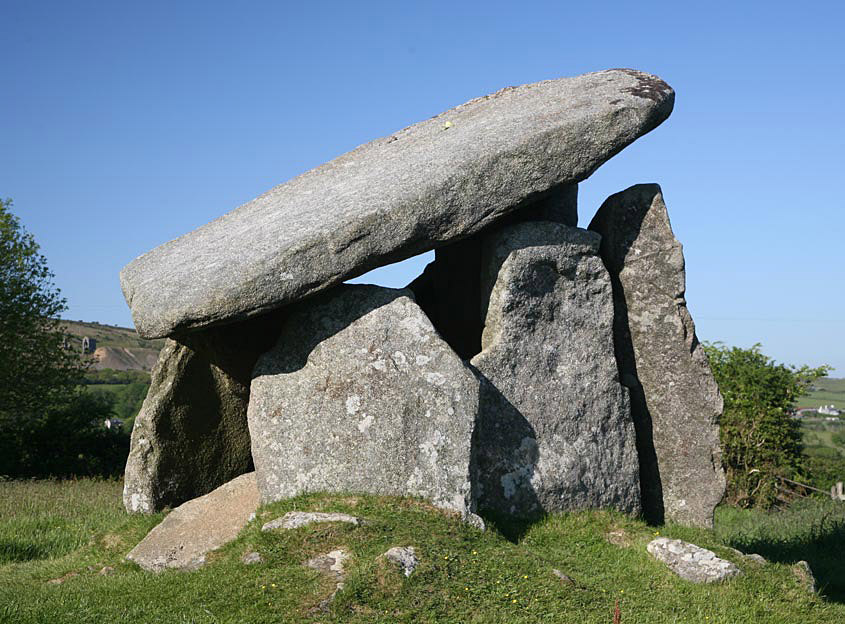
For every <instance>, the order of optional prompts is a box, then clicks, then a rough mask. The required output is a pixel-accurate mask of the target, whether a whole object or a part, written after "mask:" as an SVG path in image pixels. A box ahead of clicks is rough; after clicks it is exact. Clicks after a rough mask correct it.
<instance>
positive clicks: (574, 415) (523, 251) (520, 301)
mask: <svg viewBox="0 0 845 624" xmlns="http://www.w3.org/2000/svg"><path fill="white" fill-rule="evenodd" d="M598 247H599V237H598V236H596V235H595V234H593V233H592V232H587V231H586V230H580V229H578V228H574V227H569V226H566V225H561V224H558V223H549V222H528V223H520V224H517V225H512V226H509V227H506V228H504V229H502V230H500V231H497V232H494V233H493V234H491V235H490V236H489V237H487V238H486V239H485V240H484V253H483V272H482V285H483V290H482V293H483V295H484V296H483V301H484V302H485V303H486V306H485V309H486V315H485V318H486V322H485V326H484V333H483V337H482V348H483V350H482V351H481V353H480V354H479V355H477V356H476V357H474V358H473V359H472V361H471V363H472V365H473V366H474V367H475V368H476V369H477V370H478V372H479V373H480V375H481V376H482V399H481V405H480V415H479V424H478V434H477V439H478V441H477V449H478V468H479V489H480V498H479V507H480V508H481V509H487V510H490V511H493V512H498V513H503V514H512V515H519V516H529V515H533V514H537V513H540V512H544V511H565V510H574V509H585V508H616V509H620V510H622V511H626V512H638V511H639V509H640V492H639V478H638V465H637V452H636V447H635V443H634V427H633V422H632V420H631V413H630V407H629V403H628V393H627V391H626V390H625V389H624V388H623V387H622V386H621V385H620V383H619V377H618V371H617V367H616V361H615V359H614V355H613V333H612V330H613V300H612V292H611V286H610V278H609V277H608V275H607V271H606V270H605V268H604V266H603V265H602V262H601V259H600V258H599V257H598Z"/></svg>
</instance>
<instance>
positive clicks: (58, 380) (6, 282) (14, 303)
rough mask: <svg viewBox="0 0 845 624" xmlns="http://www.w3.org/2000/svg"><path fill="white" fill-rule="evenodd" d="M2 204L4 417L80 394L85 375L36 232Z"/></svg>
mask: <svg viewBox="0 0 845 624" xmlns="http://www.w3.org/2000/svg"><path fill="white" fill-rule="evenodd" d="M11 207H12V202H11V200H5V201H2V200H0V413H2V414H3V415H4V416H8V415H10V414H11V415H13V414H15V413H27V414H32V413H34V412H38V411H39V410H43V409H44V408H45V407H47V406H48V405H52V404H55V403H56V402H65V401H66V399H67V397H68V395H69V394H71V393H73V392H75V390H76V387H77V385H78V383H79V381H80V379H81V377H82V374H83V373H84V366H83V364H82V362H81V361H80V358H79V355H78V354H76V353H72V352H70V351H69V350H67V349H65V348H64V344H65V341H66V340H67V334H66V333H65V332H64V331H63V329H62V327H61V324H60V321H59V314H61V313H62V312H64V311H65V310H66V309H67V305H66V302H65V300H64V299H63V298H62V297H61V293H60V292H59V290H58V289H57V288H56V287H55V286H54V285H53V281H52V280H53V274H52V273H51V272H50V269H49V268H48V266H47V259H46V258H45V257H44V256H43V255H41V254H40V253H39V247H38V244H37V243H36V242H35V238H34V237H33V236H32V234H30V233H28V232H27V231H26V230H25V229H24V228H23V226H22V225H21V223H20V219H18V217H16V216H15V215H14V214H12V212H11V210H10V209H11Z"/></svg>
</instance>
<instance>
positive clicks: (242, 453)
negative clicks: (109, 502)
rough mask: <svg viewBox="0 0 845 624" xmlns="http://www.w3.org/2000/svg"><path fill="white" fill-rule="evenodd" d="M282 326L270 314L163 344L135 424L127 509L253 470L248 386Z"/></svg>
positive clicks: (165, 503)
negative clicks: (248, 422)
mask: <svg viewBox="0 0 845 624" xmlns="http://www.w3.org/2000/svg"><path fill="white" fill-rule="evenodd" d="M279 324H280V320H279V315H278V314H275V315H270V316H267V317H262V318H257V319H252V320H250V321H248V322H245V323H240V324H237V325H227V326H223V327H215V328H211V329H208V330H205V331H201V332H195V333H193V334H191V335H190V336H187V337H183V338H181V339H180V340H172V339H168V340H167V341H166V343H165V345H164V348H163V349H162V350H161V353H160V354H159V359H158V363H157V364H156V366H155V368H154V369H153V372H152V380H151V385H150V389H149V392H148V393H147V398H146V399H145V400H144V404H143V406H142V407H141V411H140V412H139V414H138V416H137V418H136V419H135V426H134V428H133V429H132V440H131V443H130V448H129V457H128V459H127V462H126V472H125V477H124V486H123V504H124V506H125V507H126V509H127V511H130V512H141V513H153V512H156V511H159V510H161V509H163V508H164V507H175V506H177V505H180V504H182V503H184V502H186V501H189V500H191V499H193V498H196V497H198V496H202V495H204V494H207V493H208V492H211V491H212V490H214V489H215V488H216V487H218V486H220V485H222V484H224V483H226V482H228V481H230V480H232V479H234V478H235V477H237V476H238V475H242V474H244V473H246V472H248V471H250V470H251V469H252V455H251V452H250V439H249V427H248V426H247V419H246V411H247V404H248V403H249V384H250V381H251V378H252V369H253V367H254V366H255V362H256V360H257V359H258V356H259V355H261V353H263V352H264V351H266V350H267V349H269V348H270V346H271V345H272V344H273V343H274V342H275V339H276V336H277V335H278V327H279Z"/></svg>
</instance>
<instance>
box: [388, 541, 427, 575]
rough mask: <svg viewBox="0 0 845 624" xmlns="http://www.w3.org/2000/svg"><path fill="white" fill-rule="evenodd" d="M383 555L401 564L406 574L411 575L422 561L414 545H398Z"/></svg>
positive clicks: (392, 561)
mask: <svg viewBox="0 0 845 624" xmlns="http://www.w3.org/2000/svg"><path fill="white" fill-rule="evenodd" d="M383 557H384V558H385V559H387V560H388V561H390V562H391V563H394V564H396V565H398V566H400V567H401V568H402V572H403V573H404V574H405V576H411V574H413V573H414V570H416V569H417V566H418V565H419V563H420V560H419V559H417V553H416V551H415V550H414V547H413V546H404V547H403V546H396V547H395V548H391V549H390V550H388V551H387V552H386V553H384V555H383Z"/></svg>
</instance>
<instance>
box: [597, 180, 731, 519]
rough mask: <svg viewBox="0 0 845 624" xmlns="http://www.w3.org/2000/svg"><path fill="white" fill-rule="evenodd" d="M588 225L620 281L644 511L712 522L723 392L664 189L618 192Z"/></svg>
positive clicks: (624, 361) (619, 348) (620, 350)
mask: <svg viewBox="0 0 845 624" xmlns="http://www.w3.org/2000/svg"><path fill="white" fill-rule="evenodd" d="M590 229H591V230H593V231H595V232H598V233H599V234H601V236H602V239H601V240H602V242H601V255H602V259H603V260H604V263H605V265H606V266H607V269H608V271H609V272H610V276H611V279H612V280H613V290H614V301H615V305H616V327H615V334H616V355H617V360H618V363H619V369H620V374H621V377H622V381H623V383H625V384H626V385H627V386H628V387H629V388H630V389H631V393H632V403H633V410H634V421H635V423H636V425H637V444H638V447H639V453H640V465H641V468H642V477H641V486H642V490H643V507H644V511H645V514H646V516H647V517H648V518H649V519H650V520H651V521H653V522H662V521H663V520H664V519H665V520H668V521H672V522H678V523H681V524H687V525H693V526H703V527H710V526H712V525H713V510H714V508H715V507H716V505H717V504H718V503H719V501H721V500H722V496H723V495H724V492H725V475H724V472H723V471H722V461H721V448H720V446H719V425H718V421H719V417H720V416H721V414H722V397H721V395H720V394H719V388H718V386H717V385H716V381H715V380H714V379H713V374H712V373H711V371H710V365H709V364H708V362H707V356H706V355H705V354H704V351H703V350H702V348H701V345H700V344H699V342H698V338H696V335H695V325H694V324H693V321H692V317H691V316H690V314H689V310H687V305H686V300H685V299H684V291H685V289H686V277H685V274H684V255H683V249H682V247H681V244H680V243H679V242H678V241H677V239H675V235H674V234H673V232H672V226H671V225H670V223H669V215H668V214H667V212H666V205H665V204H664V203H663V196H662V194H661V191H660V187H659V186H658V185H656V184H638V185H636V186H632V187H631V188H629V189H627V190H625V191H622V192H621V193H617V194H615V195H611V196H610V197H609V198H608V199H607V200H606V201H605V202H604V204H602V206H601V208H600V209H599V211H598V213H597V214H596V216H595V218H594V219H593V221H592V223H591V224H590Z"/></svg>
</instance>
